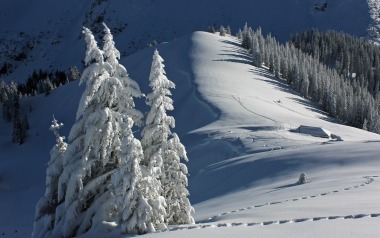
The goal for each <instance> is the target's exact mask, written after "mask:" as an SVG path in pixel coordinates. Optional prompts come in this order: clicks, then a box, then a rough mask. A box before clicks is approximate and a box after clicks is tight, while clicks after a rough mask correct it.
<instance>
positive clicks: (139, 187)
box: [112, 118, 157, 234]
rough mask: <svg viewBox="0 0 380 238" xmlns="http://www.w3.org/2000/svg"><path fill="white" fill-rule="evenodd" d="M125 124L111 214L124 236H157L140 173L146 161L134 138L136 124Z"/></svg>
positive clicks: (113, 188) (139, 145) (113, 181)
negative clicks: (151, 234)
mask: <svg viewBox="0 0 380 238" xmlns="http://www.w3.org/2000/svg"><path fill="white" fill-rule="evenodd" d="M126 122H127V123H126V124H124V128H122V130H123V131H124V132H125V134H126V137H124V138H123V140H122V141H121V151H120V153H121V161H120V165H119V168H118V169H116V171H115V173H114V174H113V175H112V195H113V198H114V199H113V203H114V210H113V211H112V212H113V213H114V214H115V215H114V216H115V217H116V222H117V223H118V224H120V228H121V231H122V232H124V233H131V232H133V233H138V234H142V233H146V232H154V231H155V230H156V227H155V224H154V220H153V219H152V216H153V209H152V207H151V206H150V205H149V203H148V199H147V198H146V196H144V195H145V193H146V191H144V189H145V188H146V187H145V183H143V182H142V179H143V175H142V172H141V169H140V162H141V160H142V159H143V157H144V155H143V151H142V147H141V143H140V141H139V140H137V139H136V138H134V136H133V133H132V126H133V120H132V119H131V118H128V119H127V121H126ZM156 225H157V224H156Z"/></svg>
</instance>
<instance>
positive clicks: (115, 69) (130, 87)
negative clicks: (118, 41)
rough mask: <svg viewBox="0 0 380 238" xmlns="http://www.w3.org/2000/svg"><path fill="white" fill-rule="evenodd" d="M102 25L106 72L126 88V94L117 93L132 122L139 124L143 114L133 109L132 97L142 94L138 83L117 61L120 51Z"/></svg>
mask: <svg viewBox="0 0 380 238" xmlns="http://www.w3.org/2000/svg"><path fill="white" fill-rule="evenodd" d="M103 26H104V33H105V35H104V37H103V42H104V45H103V55H104V60H105V61H106V62H107V63H108V64H109V65H110V66H111V67H107V70H108V73H109V75H110V77H115V78H118V79H119V80H120V81H121V82H122V84H123V85H124V87H125V88H126V89H125V93H126V94H125V95H119V96H120V97H122V98H120V100H122V101H124V103H125V104H126V108H125V110H126V113H127V114H128V115H129V116H130V117H131V118H132V119H133V121H134V124H136V125H139V126H141V125H142V124H143V122H142V118H143V114H142V113H141V112H140V111H139V110H137V109H135V103H134V100H133V98H135V97H141V96H143V94H142V93H141V91H140V87H139V85H138V83H137V82H136V81H134V80H133V79H131V78H130V77H129V75H128V72H127V70H126V68H125V67H124V66H123V65H121V64H120V63H119V59H120V52H119V51H118V50H117V49H116V47H115V42H114V41H113V36H112V34H111V31H110V29H109V28H108V27H107V25H106V24H105V23H103Z"/></svg>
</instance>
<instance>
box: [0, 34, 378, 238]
mask: <svg viewBox="0 0 380 238" xmlns="http://www.w3.org/2000/svg"><path fill="white" fill-rule="evenodd" d="M153 50H154V49H146V50H143V51H140V52H138V53H136V54H133V55H131V56H129V57H128V58H126V59H125V60H124V62H123V63H124V64H125V65H126V67H127V69H128V72H129V74H130V76H131V78H133V79H134V80H136V81H138V82H139V84H140V86H141V90H142V92H144V93H148V92H149V87H148V83H149V81H148V76H149V69H150V66H151V57H152V54H153ZM158 50H159V51H160V55H161V56H162V57H163V58H164V59H165V65H166V68H165V69H166V70H167V76H168V78H170V79H171V80H172V81H173V82H174V83H175V84H176V89H175V90H173V97H172V98H173V100H174V111H173V112H172V114H171V115H173V116H174V117H175V119H176V128H174V129H173V132H176V133H178V134H179V136H180V138H181V141H182V142H183V143H184V145H185V146H186V149H187V152H188V157H189V160H190V161H189V163H187V166H188V168H189V172H190V177H189V187H188V188H189V191H190V200H191V202H192V204H193V206H194V208H195V210H196V213H195V214H194V218H195V219H196V224H195V225H183V226H171V227H169V231H167V232H162V233H153V234H147V235H144V236H143V237H216V236H218V237H232V236H233V237H251V236H252V237H285V238H286V237H375V236H376V235H378V234H379V233H380V227H379V226H378V225H377V224H378V223H379V221H380V204H379V202H378V198H379V197H380V177H379V176H380V159H379V154H380V136H379V135H376V134H373V133H369V132H366V131H363V130H359V129H355V128H352V127H347V126H344V125H342V124H340V123H339V121H337V120H334V119H332V118H330V117H329V116H328V115H326V114H325V113H323V112H322V111H321V110H320V109H319V108H318V107H317V106H316V105H315V104H313V103H311V102H309V101H308V100H306V99H304V98H302V97H300V96H299V95H298V94H297V93H296V92H294V91H293V90H292V89H291V88H290V87H288V86H287V85H286V84H285V82H284V81H282V80H278V79H276V78H274V77H273V76H272V75H270V74H269V73H268V72H267V71H266V70H265V69H259V68H256V67H254V66H252V65H251V62H250V56H249V55H248V54H247V53H246V52H245V51H244V50H242V49H241V48H240V47H239V43H238V42H237V41H236V39H235V38H232V37H229V36H226V37H220V36H218V35H216V34H210V33H205V32H195V33H193V34H191V35H188V36H185V37H182V38H179V39H177V40H175V41H173V42H170V43H167V44H162V45H160V46H159V47H158ZM82 92H83V88H81V87H78V86H77V82H73V83H70V84H68V85H65V86H63V87H61V88H59V89H56V90H54V91H53V92H52V93H51V95H49V96H48V97H46V98H45V97H44V96H42V95H41V96H37V97H33V98H29V99H26V100H25V102H24V103H25V105H32V106H33V110H32V112H31V114H30V124H31V130H30V135H29V137H28V139H27V143H26V144H24V145H22V146H16V145H11V144H10V142H9V141H10V133H11V131H10V125H9V124H4V123H3V122H2V123H1V124H0V132H1V133H0V151H1V152H0V211H1V212H0V234H2V233H4V237H16V236H17V237H30V234H31V231H32V223H33V217H34V207H35V203H36V202H37V200H38V199H39V197H41V195H42V193H43V191H44V179H45V169H46V163H47V161H48V160H49V150H50V149H51V147H52V146H53V144H54V135H53V134H52V133H51V132H49V130H48V128H49V125H50V122H51V119H52V118H51V115H52V114H54V115H55V118H56V119H58V120H59V121H60V122H63V123H64V124H65V127H64V130H62V131H61V132H60V134H61V135H67V134H68V130H69V129H70V127H71V125H72V124H73V122H74V118H75V109H76V108H77V105H78V102H79V97H80V94H81V93H82ZM143 106H144V100H143V99H141V100H140V101H137V107H138V108H142V110H143V111H144V110H145V111H146V109H147V108H145V109H144V107H143ZM300 125H307V126H310V127H316V128H318V127H319V128H324V129H325V130H327V131H329V132H331V133H332V134H335V135H337V136H339V137H340V138H341V140H339V141H337V140H334V139H328V138H320V137H314V136H310V135H307V134H302V133H297V132H295V130H296V129H297V128H299V127H300ZM134 131H135V132H136V133H135V134H136V135H139V134H140V131H139V128H135V130H134ZM301 173H305V174H306V175H307V177H308V183H306V184H303V185H298V184H297V180H298V177H299V175H300V174H301ZM111 226H112V225H111V224H110V227H109V228H111ZM16 230H17V232H16ZM99 235H102V236H103V237H125V236H120V234H119V230H118V229H114V230H113V231H109V230H108V229H107V226H105V227H102V228H99V230H98V231H97V233H96V234H88V235H86V236H84V237H94V236H96V237H99Z"/></svg>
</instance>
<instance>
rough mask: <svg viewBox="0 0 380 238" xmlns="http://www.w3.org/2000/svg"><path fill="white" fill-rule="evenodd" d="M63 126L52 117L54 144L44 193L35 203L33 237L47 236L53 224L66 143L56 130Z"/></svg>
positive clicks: (51, 127)
mask: <svg viewBox="0 0 380 238" xmlns="http://www.w3.org/2000/svg"><path fill="white" fill-rule="evenodd" d="M62 126H63V124H62V123H58V121H57V120H56V119H55V118H54V117H53V121H52V124H51V126H50V128H49V130H51V131H53V133H54V135H55V139H56V144H55V145H54V146H53V148H52V149H51V151H50V161H49V163H48V168H47V170H46V189H45V195H44V196H43V197H42V198H41V199H40V200H39V201H38V203H37V205H36V215H35V222H34V224H33V227H34V229H33V234H32V237H33V238H39V237H48V236H49V231H50V230H52V229H53V227H54V224H55V209H56V208H57V206H58V180H59V176H60V175H61V174H62V170H63V154H64V153H65V151H66V148H67V143H65V142H64V139H65V137H62V136H60V135H59V132H58V130H59V129H60V128H61V127H62Z"/></svg>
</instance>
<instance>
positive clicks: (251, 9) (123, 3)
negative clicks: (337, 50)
mask: <svg viewBox="0 0 380 238" xmlns="http://www.w3.org/2000/svg"><path fill="white" fill-rule="evenodd" d="M371 2H372V1H371ZM0 4H1V10H0V26H1V27H0V67H2V66H3V64H4V63H10V64H11V66H10V67H11V68H12V70H11V71H12V72H13V73H11V74H9V75H8V76H6V75H0V77H2V78H4V79H5V80H6V81H10V80H15V81H21V82H25V80H26V78H27V76H28V75H30V74H31V73H32V72H33V70H35V69H36V70H39V69H42V70H54V71H55V70H64V71H66V70H68V68H69V67H71V66H73V65H76V66H77V67H79V68H80V67H81V66H82V63H81V61H82V58H83V57H82V56H83V54H84V44H83V39H81V34H80V31H81V27H82V26H83V25H84V26H86V27H89V28H90V29H94V30H95V31H97V33H99V32H100V31H101V29H102V28H101V23H102V22H103V21H104V22H106V23H107V25H108V26H109V27H110V28H111V29H112V31H113V33H114V34H115V35H116V37H115V38H116V42H118V43H119V49H120V50H121V52H122V54H123V55H124V56H125V55H127V54H128V55H129V54H130V53H132V52H136V51H137V50H139V49H142V48H146V47H147V45H148V44H150V43H151V42H152V41H154V40H155V41H157V42H159V43H160V42H165V41H171V40H173V39H175V38H177V37H181V36H183V35H185V34H189V33H191V32H193V31H195V30H206V29H207V28H208V26H210V25H213V24H215V26H216V27H219V26H220V25H221V24H223V25H224V26H226V25H230V26H231V27H232V29H233V31H234V32H236V31H237V29H238V28H239V27H242V26H243V25H244V23H245V22H248V24H249V25H251V26H252V27H254V28H256V27H259V26H261V27H262V29H263V31H264V33H265V34H266V33H272V35H274V36H276V38H277V39H279V40H281V41H285V40H287V39H289V37H290V35H291V34H292V33H293V34H294V33H297V32H300V31H302V30H306V29H310V28H318V29H320V30H327V29H335V30H338V31H340V30H342V31H345V32H347V33H350V34H353V35H356V36H360V37H362V36H363V37H365V36H367V29H368V26H369V25H370V24H372V23H373V19H372V18H376V16H373V14H372V15H371V14H370V13H369V8H368V4H367V0H335V1H327V0H286V1H284V0H256V1H251V0H241V1H232V0H227V1H218V0H208V1H199V0H198V1H186V0H165V1H164V0H154V1H153V0H140V1H134V0H113V1H110V0H83V1H80V2H78V1H74V0H67V1H49V0H37V1H34V2H33V4H32V5H31V4H25V2H24V1H22V0H13V1H7V0H0ZM371 17H372V18H371Z"/></svg>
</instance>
